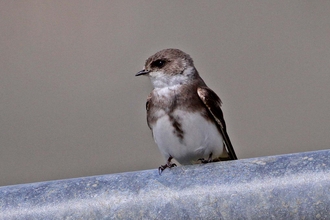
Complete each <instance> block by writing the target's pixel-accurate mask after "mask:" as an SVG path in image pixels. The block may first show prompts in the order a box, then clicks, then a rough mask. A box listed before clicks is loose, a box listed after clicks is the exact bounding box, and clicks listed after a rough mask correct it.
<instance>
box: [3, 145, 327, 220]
mask: <svg viewBox="0 0 330 220" xmlns="http://www.w3.org/2000/svg"><path fill="white" fill-rule="evenodd" d="M0 219H230V220H232V219H262V220H264V219H330V151H328V150H323V151H315V152H305V153H297V154H288V155H280V156H269V157H261V158H251V159H242V160H237V161H228V162H219V163H210V164H201V165H193V166H179V167H175V168H172V169H166V170H165V171H164V172H163V173H162V175H159V174H158V170H157V169H153V170H145V171H138V172H128V173H119V174H111V175H102V176H92V177H83V178H75V179H66V180H58V181H49V182H40V183H31V184H21V185H13V186H4V187H0Z"/></svg>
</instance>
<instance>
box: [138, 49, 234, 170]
mask: <svg viewBox="0 0 330 220" xmlns="http://www.w3.org/2000/svg"><path fill="white" fill-rule="evenodd" d="M135 76H148V77H149V78H150V81H151V84H152V86H153V90H152V92H151V93H150V94H149V96H148V98H147V102H146V111H147V124H148V126H149V128H150V129H151V131H152V136H153V139H154V141H155V142H156V144H157V146H158V148H159V150H160V152H161V154H162V155H163V157H164V158H165V160H166V163H165V164H164V165H161V166H160V167H159V168H158V171H159V174H161V173H162V172H163V171H164V170H165V169H166V168H172V167H175V166H177V165H176V163H173V162H172V159H175V160H176V161H177V162H179V163H180V164H181V165H189V164H195V163H210V162H217V161H225V160H237V156H236V153H235V150H234V148H233V145H232V143H231V141H230V138H229V136H228V133H227V129H226V123H225V120H224V117H223V112H222V109H221V105H222V101H221V99H220V98H219V97H218V95H217V94H216V93H215V92H214V91H213V90H211V89H210V88H209V87H208V86H207V85H206V84H205V82H204V80H203V79H202V78H201V77H200V75H199V73H198V71H197V69H196V68H195V66H194V62H193V59H192V58H191V57H190V55H189V54H187V53H185V52H183V51H181V50H179V49H173V48H169V49H163V50H161V51H159V52H157V53H155V54H154V55H152V56H150V57H149V58H148V59H147V60H146V62H145V65H144V67H143V69H142V70H141V71H139V72H138V73H136V74H135Z"/></svg>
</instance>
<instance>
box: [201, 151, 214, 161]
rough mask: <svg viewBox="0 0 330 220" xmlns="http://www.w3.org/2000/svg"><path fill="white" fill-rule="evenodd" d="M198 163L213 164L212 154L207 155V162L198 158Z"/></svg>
mask: <svg viewBox="0 0 330 220" xmlns="http://www.w3.org/2000/svg"><path fill="white" fill-rule="evenodd" d="M198 161H200V162H201V163H211V162H213V160H212V153H211V154H210V155H209V158H208V159H207V160H205V159H204V158H199V159H198Z"/></svg>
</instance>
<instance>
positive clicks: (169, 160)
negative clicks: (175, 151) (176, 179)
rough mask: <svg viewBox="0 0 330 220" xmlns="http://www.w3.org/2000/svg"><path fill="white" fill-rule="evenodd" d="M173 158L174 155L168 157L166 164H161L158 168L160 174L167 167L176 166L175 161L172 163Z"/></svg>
mask: <svg viewBox="0 0 330 220" xmlns="http://www.w3.org/2000/svg"><path fill="white" fill-rule="evenodd" d="M172 159H173V157H172V156H170V157H169V158H168V159H167V162H166V164H165V165H161V166H160V167H159V168H158V172H159V175H160V174H161V173H162V172H163V171H164V170H165V169H166V168H172V167H176V164H175V163H171V160H172Z"/></svg>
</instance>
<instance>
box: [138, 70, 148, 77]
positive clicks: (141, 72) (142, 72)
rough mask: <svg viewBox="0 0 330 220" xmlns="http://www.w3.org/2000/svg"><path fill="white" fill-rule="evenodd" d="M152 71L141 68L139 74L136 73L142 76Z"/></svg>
mask: <svg viewBox="0 0 330 220" xmlns="http://www.w3.org/2000/svg"><path fill="white" fill-rule="evenodd" d="M149 72H150V71H148V70H141V71H139V72H138V73H137V74H135V76H142V75H146V74H148V73H149Z"/></svg>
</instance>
